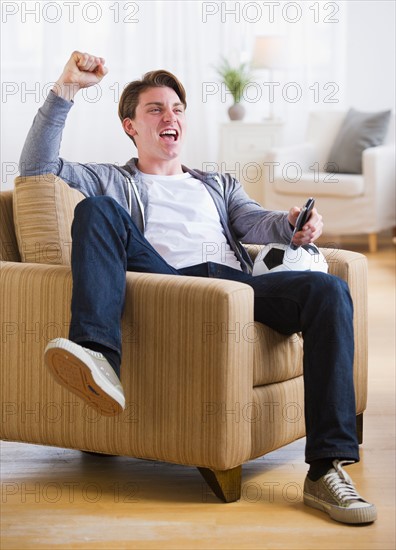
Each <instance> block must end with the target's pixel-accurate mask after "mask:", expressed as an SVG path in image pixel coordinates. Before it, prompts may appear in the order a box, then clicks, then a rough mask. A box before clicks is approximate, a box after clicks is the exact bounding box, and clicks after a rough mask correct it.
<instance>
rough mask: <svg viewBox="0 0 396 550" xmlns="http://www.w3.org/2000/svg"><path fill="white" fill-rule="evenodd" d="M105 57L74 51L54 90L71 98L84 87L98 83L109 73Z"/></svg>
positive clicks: (65, 97)
mask: <svg viewBox="0 0 396 550" xmlns="http://www.w3.org/2000/svg"><path fill="white" fill-rule="evenodd" d="M104 64H105V60H104V59H103V57H96V56H94V55H90V54H88V53H82V52H77V51H75V52H73V53H72V54H71V56H70V59H69V61H68V62H67V63H66V65H65V68H64V69H63V73H62V74H61V76H60V77H59V78H58V80H57V81H56V83H55V86H54V88H53V91H54V92H55V93H56V94H57V95H59V96H60V97H63V98H64V99H67V100H69V101H70V100H71V99H73V97H74V96H75V95H76V93H77V92H78V91H79V90H81V89H82V88H88V87H89V86H94V85H95V84H98V83H99V82H100V81H101V80H102V78H103V77H104V76H105V75H106V74H107V73H108V69H107V68H106V67H105V65H104Z"/></svg>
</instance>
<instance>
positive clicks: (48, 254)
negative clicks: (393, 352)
mask: <svg viewBox="0 0 396 550" xmlns="http://www.w3.org/2000/svg"><path fill="white" fill-rule="evenodd" d="M82 198H83V197H82V195H81V194H80V193H78V192H77V191H73V190H71V189H70V188H69V187H68V186H67V185H66V184H65V183H64V182H63V181H62V180H60V179H59V178H57V177H55V176H53V175H51V174H47V175H43V176H37V177H29V178H17V179H16V181H15V187H14V190H13V191H7V192H3V193H1V194H0V199H1V201H0V205H1V210H0V212H1V227H0V238H1V260H2V261H1V281H0V289H1V331H2V335H1V338H2V340H1V400H2V422H1V437H2V439H4V440H10V441H21V442H26V443H35V444H42V445H53V446H58V447H64V448H72V449H80V450H84V451H91V452H96V453H105V454H112V455H125V456H131V457H136V458H144V459H152V460H158V461H165V462H170V463H176V464H183V465H189V466H196V467H198V469H199V471H200V472H201V474H202V475H203V477H204V478H205V479H206V481H207V482H208V483H209V485H210V486H211V488H212V489H213V491H214V492H215V494H216V495H217V496H218V497H219V498H221V499H223V500H225V501H227V502H230V501H234V500H237V499H238V498H239V497H240V491H241V473H242V464H243V463H245V462H247V461H249V460H252V459H255V458H256V457H260V456H262V455H264V454H266V453H269V452H270V451H273V450H275V449H277V448H279V447H282V446H284V445H287V444H288V443H290V442H292V441H294V440H296V439H298V438H301V437H303V436H304V407H303V378H302V341H301V337H300V335H298V334H296V335H294V336H293V337H285V336H282V335H281V334H278V333H277V332H274V331H273V330H271V329H269V328H268V327H266V326H264V325H261V324H259V323H256V322H254V320H253V291H252V289H251V288H250V287H249V286H247V285H245V284H242V283H239V282H234V281H225V280H216V279H205V278H194V277H173V276H169V275H166V276H164V275H154V274H143V273H127V295H126V306H125V311H124V315H123V361H122V373H121V378H122V382H123V386H124V391H125V396H126V402H127V406H126V410H125V411H124V413H123V414H122V415H121V416H119V417H113V418H109V417H105V416H101V415H99V414H98V413H97V412H96V411H95V410H94V409H92V408H89V407H87V406H86V405H85V404H84V403H83V402H82V401H81V400H80V399H79V398H77V397H75V396H74V395H72V394H71V393H69V392H67V391H66V390H65V389H63V388H62V387H61V386H60V385H58V384H57V383H56V382H55V381H54V379H53V378H52V377H51V375H50V374H49V373H48V372H47V370H46V368H45V366H44V362H43V352H44V348H45V346H46V344H47V342H48V341H49V340H50V339H52V338H54V337H56V336H63V337H67V335H68V325H69V322H70V298H71V285H72V279H71V273H70V266H69V264H70V245H71V243H70V225H71V221H72V217H73V210H74V207H75V205H76V204H77V202H78V201H80V200H81V199H82ZM324 253H325V255H326V256H327V260H328V263H329V267H330V272H331V273H334V274H336V275H338V276H340V277H341V278H343V279H345V280H346V281H347V282H348V284H349V287H350V290H351V293H352V297H353V301H354V306H355V337H356V353H355V364H354V373H355V387H356V401H357V412H358V417H357V426H358V430H359V434H360V435H359V437H360V441H361V439H362V418H363V411H364V410H365V407H366V399H367V303H366V298H367V287H366V282H367V272H366V269H367V268H366V259H365V257H364V256H363V255H361V254H357V253H354V252H346V251H343V250H324Z"/></svg>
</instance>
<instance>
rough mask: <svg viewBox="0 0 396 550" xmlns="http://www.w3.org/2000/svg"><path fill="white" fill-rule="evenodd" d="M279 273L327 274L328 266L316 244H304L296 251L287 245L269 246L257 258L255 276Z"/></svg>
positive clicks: (272, 244)
mask: <svg viewBox="0 0 396 550" xmlns="http://www.w3.org/2000/svg"><path fill="white" fill-rule="evenodd" d="M279 271H321V272H322V273H327V271H328V265H327V262H326V260H325V258H324V256H323V254H322V253H321V252H320V250H319V249H318V247H317V246H315V245H314V244H304V245H302V246H299V247H298V248H296V249H295V250H293V248H291V247H290V246H289V245H287V244H278V243H270V244H267V245H265V246H264V247H263V248H262V250H261V251H260V252H259V253H258V254H257V256H256V259H255V261H254V266H253V275H254V276H256V275H264V274H266V273H277V272H279Z"/></svg>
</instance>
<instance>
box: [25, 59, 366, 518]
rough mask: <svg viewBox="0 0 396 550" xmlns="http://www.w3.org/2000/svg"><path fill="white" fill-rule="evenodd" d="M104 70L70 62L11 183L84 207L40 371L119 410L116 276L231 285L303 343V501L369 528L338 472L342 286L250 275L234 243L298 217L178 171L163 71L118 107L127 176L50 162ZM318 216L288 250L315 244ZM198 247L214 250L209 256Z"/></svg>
mask: <svg viewBox="0 0 396 550" xmlns="http://www.w3.org/2000/svg"><path fill="white" fill-rule="evenodd" d="M106 73H107V69H106V68H105V65H104V59H103V58H100V57H95V56H92V55H88V54H82V53H80V52H74V53H73V54H72V56H71V57H70V59H69V61H68V62H67V64H66V66H65V68H64V71H63V73H62V75H61V77H60V78H59V79H58V81H57V82H56V85H55V86H54V89H53V91H52V92H50V94H49V97H48V98H47V100H46V102H45V103H44V105H43V106H42V107H41V109H39V112H38V113H37V116H36V118H35V120H34V123H33V126H32V128H31V130H30V132H29V135H28V138H27V140H26V143H25V146H24V149H23V152H22V156H21V174H22V175H34V174H39V173H42V172H48V171H51V172H53V173H55V174H58V175H59V176H60V177H62V179H63V180H65V181H66V182H67V183H68V184H69V185H70V186H71V187H74V188H76V189H78V190H80V191H81V192H82V193H83V194H84V195H85V196H86V197H87V198H86V199H85V200H83V201H82V202H80V203H79V204H78V206H77V208H76V210H75V217H74V221H73V226H72V239H73V246H72V275H73V295H72V305H71V308H72V320H71V327H70V333H69V339H68V340H67V339H63V338H58V339H55V340H53V341H51V342H50V343H49V344H48V346H47V348H46V352H45V361H46V364H47V366H48V368H49V369H50V370H51V372H52V373H53V374H54V376H55V377H56V379H57V380H58V381H59V382H60V383H61V384H62V385H64V386H65V387H67V388H69V389H70V390H71V391H72V392H74V393H76V394H77V395H79V396H80V397H82V398H83V399H85V400H86V401H87V402H88V403H90V404H92V405H93V406H95V407H97V408H99V409H100V410H101V411H102V413H103V414H106V415H114V414H118V413H120V412H121V411H122V410H123V409H124V407H125V398H124V393H123V389H122V385H121V382H120V380H119V375H120V363H121V331H120V321H121V316H122V310H123V305H124V294H125V278H126V277H125V272H126V271H127V270H129V271H140V272H152V273H163V274H172V275H190V276H200V277H216V278H224V279H233V280H237V281H241V282H244V283H246V284H248V285H250V286H251V287H252V288H253V290H254V293H255V320H256V321H259V322H262V323H264V324H266V325H268V326H270V327H272V328H273V329H275V330H277V331H279V332H282V333H284V334H293V333H295V332H302V333H303V337H304V384H305V417H306V432H307V443H306V462H307V463H309V464H310V469H309V472H308V475H307V478H306V481H305V486H304V501H305V503H306V504H307V505H309V506H313V507H315V508H319V509H322V510H324V511H326V512H327V513H329V515H330V516H331V517H332V518H334V519H336V520H338V521H341V522H345V523H368V522H372V521H374V520H375V519H376V509H375V506H374V505H372V504H369V503H368V502H366V501H365V500H363V499H362V498H361V497H360V496H359V494H358V493H357V492H356V491H355V489H354V487H353V484H352V481H351V479H350V478H349V476H348V475H347V474H346V472H345V471H344V469H343V466H344V465H345V464H348V463H352V462H357V461H358V460H359V451H358V443H357V436H356V411H355V396H354V388H353V370H352V364H353V325H352V318H353V312H352V302H351V298H350V295H349V292H348V288H347V285H346V284H345V283H344V282H343V281H342V280H340V279H338V278H337V277H334V276H332V275H328V274H323V273H311V272H297V271H295V272H283V273H270V274H267V275H263V276H258V277H253V276H252V275H251V268H252V262H251V260H250V258H249V256H248V255H247V253H246V251H245V250H244V248H243V246H242V244H241V243H256V244H261V243H267V242H283V243H288V242H289V241H290V239H291V237H292V232H293V227H294V225H295V223H296V220H297V217H298V214H299V211H300V209H299V208H297V207H294V208H291V209H290V211H289V212H271V211H268V210H265V209H263V208H262V207H260V206H259V205H258V204H257V203H255V202H254V201H252V200H251V199H250V198H249V197H248V196H247V195H246V193H245V192H244V191H243V189H242V187H241V185H240V184H239V182H238V181H237V180H235V179H234V178H232V177H231V176H230V175H229V174H225V175H222V174H213V173H204V172H202V171H199V170H191V169H188V168H186V167H184V166H183V165H182V164H181V161H180V151H181V145H182V143H183V141H184V137H185V132H186V118H185V109H186V105H187V103H186V97H185V91H184V88H183V86H182V84H181V83H180V82H179V81H178V80H177V78H176V77H174V76H173V75H172V74H170V73H168V72H166V71H153V72H151V73H147V74H146V75H145V76H144V78H143V80H141V81H135V82H132V83H130V84H129V85H128V86H127V87H126V88H125V90H124V92H123V94H122V97H121V99H120V103H119V116H120V118H121V121H122V125H123V128H124V131H125V132H126V134H127V135H128V136H129V137H130V138H131V139H132V140H133V141H134V143H135V144H136V147H137V149H138V155H139V156H138V159H132V160H130V161H129V162H128V163H127V164H126V165H124V166H123V167H117V166H115V165H110V164H101V165H93V164H86V165H81V164H77V163H70V162H67V161H65V160H63V159H60V158H59V156H58V155H59V148H60V142H61V136H62V131H63V127H64V124H65V121H66V117H67V114H68V112H69V110H70V108H71V107H72V105H73V102H72V100H73V97H74V95H75V94H76V93H77V92H78V90H80V89H82V88H84V87H87V86H91V85H94V84H97V83H99V82H100V81H101V79H102V78H103V77H104V76H105V74H106ZM322 225H323V224H322V219H321V216H320V215H319V214H318V212H317V211H316V210H315V209H314V210H313V213H312V215H311V217H310V218H309V220H308V221H307V222H306V224H305V225H304V227H303V228H302V230H301V231H298V232H296V234H295V235H294V237H293V242H294V244H296V245H302V244H307V243H311V242H313V241H315V240H316V239H317V238H318V237H319V236H320V234H321V231H322ZM205 243H211V244H212V245H213V246H211V253H210V255H209V254H205Z"/></svg>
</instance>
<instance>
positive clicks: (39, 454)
mask: <svg viewBox="0 0 396 550" xmlns="http://www.w3.org/2000/svg"><path fill="white" fill-rule="evenodd" d="M352 244H353V246H354V247H355V249H357V250H359V251H364V248H362V247H361V246H360V245H359V243H357V244H356V243H352ZM349 248H352V246H349ZM394 250H395V249H394V247H393V245H392V244H391V240H390V239H389V240H385V241H384V242H382V243H381V246H380V250H379V252H378V253H377V254H376V255H368V258H369V289H370V290H369V308H370V311H369V314H370V316H369V319H370V328H369V362H370V365H369V367H370V368H369V373H370V374H369V404H368V409H367V411H366V414H365V426H364V444H363V446H362V449H361V462H360V463H359V464H355V465H353V466H351V467H349V468H348V472H349V473H350V474H351V476H352V477H353V479H354V481H355V483H356V485H357V488H358V490H359V491H360V492H361V493H362V495H363V496H364V497H365V498H367V499H368V500H371V501H372V502H375V504H376V505H377V508H378V513H379V519H378V521H377V522H376V523H374V524H372V525H369V526H360V527H354V526H347V525H343V524H338V523H336V522H333V521H332V520H330V519H329V518H328V516H326V515H325V514H323V513H321V512H319V511H316V510H312V509H310V508H306V507H305V506H304V505H303V503H302V486H303V482H304V477H305V474H306V465H305V464H304V440H300V441H297V442H295V443H293V444H291V445H289V446H287V447H285V448H283V449H281V450H278V451H276V452H273V453H271V454H269V455H267V456H265V457H263V458H261V459H258V460H255V461H252V462H250V463H248V464H246V465H245V466H244V469H243V481H242V498H241V500H240V501H239V502H236V503H232V504H223V503H221V502H219V501H218V500H217V499H216V497H214V496H213V495H212V494H211V493H210V491H209V489H207V487H206V485H205V483H204V482H203V480H202V478H201V477H200V475H199V473H198V471H197V470H196V469H194V468H187V467H181V466H174V465H169V464H160V463H155V462H150V461H142V460H134V459H129V458H122V457H102V458H99V457H94V456H90V455H87V454H83V453H79V452H76V451H70V450H64V449H56V448H52V447H40V446H36V445H25V444H21V443H9V442H7V443H3V444H2V501H1V522H2V523H1V527H2V533H1V545H0V546H1V549H8V548H15V549H22V548H48V549H50V548H51V549H53V548H84V549H87V548H95V549H97V548H98V549H99V548H100V549H110V548H112V549H113V548H114V549H116V548H117V549H118V548H136V549H155V550H157V549H172V550H174V549H193V548H202V549H234V548H243V549H261V548H269V549H280V548H284V549H300V548H301V549H311V548H312V549H323V550H327V549H333V548H334V549H337V550H344V549H377V550H386V549H392V550H393V549H394V548H395V422H394V418H395V416H394V412H395V411H394V405H395V384H394V370H395V360H394V352H395V272H394V267H395V262H394V260H395V257H394Z"/></svg>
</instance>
